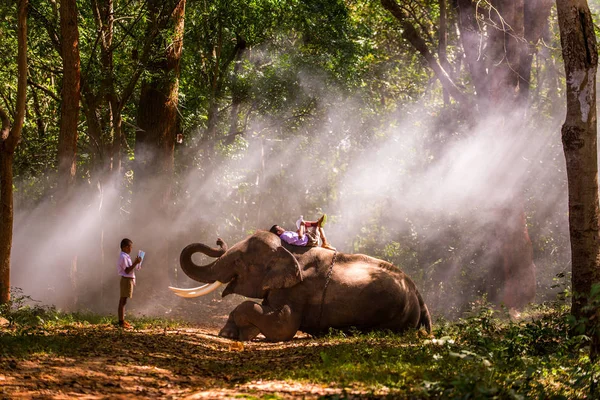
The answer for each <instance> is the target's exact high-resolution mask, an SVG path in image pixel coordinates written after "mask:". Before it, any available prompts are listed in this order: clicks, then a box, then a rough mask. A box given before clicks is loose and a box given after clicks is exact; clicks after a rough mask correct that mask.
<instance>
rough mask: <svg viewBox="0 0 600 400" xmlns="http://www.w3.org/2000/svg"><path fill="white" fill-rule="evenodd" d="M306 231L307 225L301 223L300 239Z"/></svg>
mask: <svg viewBox="0 0 600 400" xmlns="http://www.w3.org/2000/svg"><path fill="white" fill-rule="evenodd" d="M305 233H306V225H305V224H304V223H302V224H300V229H298V236H299V237H300V239H302V238H303V237H304V234H305Z"/></svg>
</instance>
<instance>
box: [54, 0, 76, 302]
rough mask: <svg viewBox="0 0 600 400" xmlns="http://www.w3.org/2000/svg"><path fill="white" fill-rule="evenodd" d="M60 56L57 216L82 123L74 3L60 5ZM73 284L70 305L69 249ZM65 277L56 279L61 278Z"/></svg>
mask: <svg viewBox="0 0 600 400" xmlns="http://www.w3.org/2000/svg"><path fill="white" fill-rule="evenodd" d="M60 32H61V56H62V62H63V81H62V89H61V94H62V96H61V97H62V102H61V108H60V110H61V111H60V133H59V136H58V185H57V189H58V196H57V198H58V208H59V212H58V215H59V216H60V214H61V211H62V209H63V208H64V207H65V206H67V203H68V201H69V200H70V197H71V194H72V193H71V192H72V190H73V186H74V183H75V175H76V172H77V136H78V135H77V124H78V122H79V100H80V96H81V93H80V85H81V81H80V60H79V31H78V26H77V4H76V1H75V0H61V2H60ZM59 262H60V263H61V264H62V263H63V262H64V263H65V264H66V265H68V274H67V275H68V277H69V281H70V283H71V287H70V296H69V299H68V302H69V305H70V306H71V307H74V306H75V305H76V304H77V255H76V254H75V253H74V251H73V250H72V248H70V247H66V250H65V253H64V259H63V260H59ZM61 275H62V274H59V275H58V276H57V277H58V278H59V279H60V278H62V276H61Z"/></svg>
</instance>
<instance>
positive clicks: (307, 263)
mask: <svg viewBox="0 0 600 400" xmlns="http://www.w3.org/2000/svg"><path fill="white" fill-rule="evenodd" d="M217 244H218V245H219V246H220V248H211V247H209V246H206V245H204V244H201V243H194V244H190V245H189V246H187V247H186V248H184V249H183V251H182V252H181V257H180V262H181V267H182V269H183V271H184V272H185V273H186V274H187V275H188V276H189V277H190V278H192V279H194V280H197V281H200V282H205V283H211V285H205V286H203V287H199V288H195V289H178V288H173V287H171V288H170V289H171V290H173V291H174V292H175V293H176V294H178V295H180V296H182V297H196V296H201V295H203V294H206V293H209V292H211V291H212V290H214V289H216V287H218V286H219V285H220V284H221V283H228V285H227V287H226V288H225V290H224V291H223V297H224V296H227V295H228V294H231V293H237V294H239V295H242V296H246V297H252V298H257V299H262V304H258V303H255V302H253V301H245V302H243V303H241V304H240V305H239V306H237V307H236V308H235V309H234V310H233V311H232V312H231V313H230V314H229V319H228V320H227V323H226V324H225V326H224V327H223V328H222V329H221V331H220V332H219V335H220V336H224V337H227V338H231V339H236V340H251V339H252V338H254V337H256V336H257V335H258V334H259V333H262V334H263V335H264V336H265V337H266V338H267V339H268V340H271V341H282V340H290V339H292V338H293V337H294V335H295V334H296V332H297V331H298V330H301V331H303V332H306V333H309V334H319V333H324V332H327V331H328V329H329V328H336V329H341V330H344V329H348V328H350V327H356V328H358V329H359V330H361V331H369V330H378V329H379V330H383V329H389V330H392V331H395V332H401V331H404V330H406V329H409V328H418V327H420V326H424V327H425V329H427V331H428V332H430V331H431V317H430V315H429V310H428V309H427V306H426V305H425V302H424V301H423V298H422V297H421V295H420V294H419V291H418V290H417V288H416V287H415V284H414V283H413V281H412V280H411V279H410V278H409V277H408V276H407V275H406V274H405V273H404V272H402V271H401V270H400V269H399V268H397V267H395V266H394V265H392V264H390V263H388V262H385V261H382V260H378V259H376V258H372V257H368V256H365V255H361V254H343V253H336V252H333V251H331V250H326V249H323V248H320V247H296V246H289V245H287V244H284V245H282V242H281V239H280V238H279V237H278V236H277V235H275V234H273V233H270V232H266V231H259V232H257V233H255V234H254V235H252V236H249V237H248V238H246V239H244V240H242V241H241V242H239V243H237V244H235V245H234V246H233V247H231V248H230V249H229V250H228V249H227V245H226V244H225V243H224V242H223V241H222V240H220V239H219V240H218V241H217ZM197 252H200V253H204V254H206V255H208V256H211V257H217V259H216V260H215V261H214V262H212V263H211V264H208V265H206V266H199V265H196V264H195V263H194V262H193V261H192V254H194V253H197Z"/></svg>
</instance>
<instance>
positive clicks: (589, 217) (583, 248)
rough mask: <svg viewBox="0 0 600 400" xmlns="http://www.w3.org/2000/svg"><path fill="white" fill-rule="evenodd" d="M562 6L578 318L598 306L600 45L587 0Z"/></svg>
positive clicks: (560, 19) (565, 140)
mask: <svg viewBox="0 0 600 400" xmlns="http://www.w3.org/2000/svg"><path fill="white" fill-rule="evenodd" d="M556 5H557V8H558V23H559V26H560V39H561V45H562V54H563V59H564V62H565V74H566V81H567V88H566V89H567V116H566V119H565V123H564V125H563V126H562V130H561V133H562V141H563V148H564V152H565V159H566V164H567V178H568V186H569V231H570V236H571V260H572V269H573V272H572V282H573V292H574V293H575V295H574V297H573V304H572V313H573V315H575V316H576V317H590V316H591V315H592V314H593V312H594V310H586V309H585V306H586V304H587V300H588V296H589V295H590V291H591V288H592V285H593V284H598V283H600V242H599V241H598V240H599V237H598V218H599V215H600V212H599V210H598V207H599V206H598V156H597V154H598V153H597V151H598V150H597V147H598V146H597V140H598V139H597V126H596V124H597V123H596V72H597V68H598V50H597V47H596V36H595V35H594V23H593V21H592V17H591V14H590V10H589V8H588V5H587V1H585V0H570V1H567V0H557V1H556ZM589 328H591V327H590V326H588V329H589ZM588 332H590V331H588ZM592 333H593V334H594V338H595V339H594V345H593V346H592V347H593V348H592V355H593V357H595V356H596V354H597V350H598V335H599V332H597V331H596V332H592Z"/></svg>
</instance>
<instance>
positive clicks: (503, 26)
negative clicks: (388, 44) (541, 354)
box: [381, 0, 551, 308]
mask: <svg viewBox="0 0 600 400" xmlns="http://www.w3.org/2000/svg"><path fill="white" fill-rule="evenodd" d="M381 3H382V5H383V6H384V8H386V9H387V10H388V11H389V12H390V13H391V14H392V15H393V16H394V17H395V18H396V19H397V20H398V21H399V22H400V24H401V25H402V28H403V30H402V32H403V33H402V36H403V38H404V39H406V40H407V41H408V42H409V43H410V44H411V45H412V46H413V47H414V48H415V49H416V50H417V51H418V52H419V53H420V54H421V55H422V56H423V57H424V58H425V60H426V61H427V63H428V65H429V66H430V68H431V69H432V70H433V71H434V73H435V75H436V77H437V78H438V79H439V81H440V83H441V84H442V87H443V89H444V90H445V91H447V93H448V94H449V95H450V96H451V97H453V98H454V99H455V100H456V101H457V102H458V103H459V105H460V106H461V108H462V109H468V110H470V111H473V110H478V111H479V116H480V117H486V116H488V115H490V114H491V113H492V112H497V111H498V110H502V111H505V112H510V111H512V110H515V109H517V107H520V106H522V105H523V104H524V102H525V101H526V100H527V95H528V93H529V85H530V71H531V63H532V59H533V54H534V52H535V49H536V46H537V44H538V42H539V40H540V38H541V36H542V32H543V27H544V26H545V24H547V20H548V16H549V13H550V7H551V1H550V0H528V1H524V0H490V1H489V2H483V3H482V2H479V1H476V0H454V1H453V6H454V7H453V8H454V10H455V11H456V13H457V21H458V27H459V31H460V41H461V44H462V48H463V51H464V56H465V61H466V67H467V69H468V72H469V75H470V78H471V79H470V81H471V82H472V85H473V91H474V93H475V94H474V96H473V95H470V94H469V93H468V92H467V91H465V90H463V89H462V88H461V86H462V85H461V84H459V83H457V82H455V80H454V79H453V78H452V77H451V76H450V74H449V71H447V68H449V67H448V64H447V63H446V62H444V60H443V59H444V58H445V55H442V60H438V59H437V58H436V57H435V56H434V52H433V51H431V50H430V48H431V47H433V45H434V44H433V43H428V40H426V39H427V35H426V34H425V33H422V32H421V31H419V29H418V25H416V23H415V21H413V20H412V19H411V18H410V17H409V13H408V12H407V11H406V10H405V8H404V6H403V5H401V4H399V3H398V2H397V1H396V0H381ZM440 4H441V5H443V2H440ZM440 61H441V62H440ZM492 207H493V208H494V213H495V214H496V223H495V227H494V228H492V232H490V234H489V235H488V240H489V241H490V242H495V243H497V244H498V245H493V246H491V247H490V248H493V249H494V250H493V252H494V253H496V254H495V255H494V256H493V257H492V258H491V259H494V260H496V261H495V262H494V263H492V265H490V268H491V270H492V272H493V274H494V275H495V276H500V278H501V279H500V282H501V287H500V288H499V293H498V299H497V300H499V301H501V302H503V303H504V304H505V305H506V306H508V307H509V308H520V307H522V306H524V305H525V304H527V303H528V302H530V301H533V299H534V297H535V286H536V283H535V265H534V263H533V247H532V244H531V239H530V238H529V234H528V230H527V225H526V218H525V212H524V201H523V199H522V198H521V196H515V198H513V199H510V200H509V201H507V202H506V203H505V204H503V205H493V206H492ZM498 272H499V273H498Z"/></svg>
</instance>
